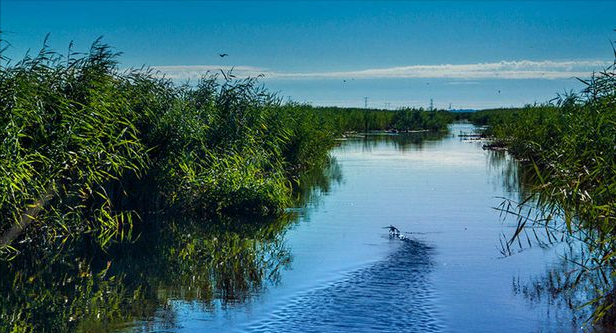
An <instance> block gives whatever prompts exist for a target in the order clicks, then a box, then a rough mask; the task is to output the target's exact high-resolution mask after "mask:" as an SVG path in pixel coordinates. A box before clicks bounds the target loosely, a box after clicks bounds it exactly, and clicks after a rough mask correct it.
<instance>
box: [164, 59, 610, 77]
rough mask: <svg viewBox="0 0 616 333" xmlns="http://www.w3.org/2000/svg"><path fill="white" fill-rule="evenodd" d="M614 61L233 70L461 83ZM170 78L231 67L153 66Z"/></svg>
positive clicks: (237, 71) (557, 73)
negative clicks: (316, 70)
mask: <svg viewBox="0 0 616 333" xmlns="http://www.w3.org/2000/svg"><path fill="white" fill-rule="evenodd" d="M610 64H611V62H609V61H600V60H582V61H552V60H545V61H532V60H519V61H500V62H491V63H477V64H458V65H451V64H443V65H413V66H400V67H389V68H373V69H363V70H355V71H330V72H282V71H275V70H271V69H267V68H261V67H254V66H236V67H233V74H234V75H235V76H236V77H238V78H244V77H255V76H258V75H262V76H263V77H264V78H265V79H291V80H313V79H399V78H447V79H459V80H479V79H545V80H554V79H566V78H572V77H587V76H589V74H590V73H591V72H592V71H593V70H597V69H601V68H604V67H606V66H609V65H610ZM153 68H154V69H155V70H158V71H160V72H161V73H163V74H164V75H165V76H166V77H168V78H171V79H180V80H187V79H196V78H199V77H201V76H202V75H204V74H207V73H208V72H219V71H220V70H223V71H228V70H230V69H231V68H232V67H230V66H214V65H212V66H209V65H208V66H154V67H153Z"/></svg>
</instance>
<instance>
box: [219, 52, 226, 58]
mask: <svg viewBox="0 0 616 333" xmlns="http://www.w3.org/2000/svg"><path fill="white" fill-rule="evenodd" d="M219 56H220V57H221V58H224V57H226V56H228V54H226V53H221V54H219Z"/></svg>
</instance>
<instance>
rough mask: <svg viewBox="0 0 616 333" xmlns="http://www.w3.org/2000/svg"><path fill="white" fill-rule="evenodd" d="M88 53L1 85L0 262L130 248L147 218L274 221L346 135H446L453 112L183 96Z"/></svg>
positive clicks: (22, 64)
mask: <svg viewBox="0 0 616 333" xmlns="http://www.w3.org/2000/svg"><path fill="white" fill-rule="evenodd" d="M118 56H119V55H118V54H117V53H114V52H112V51H111V48H110V47H109V46H107V45H104V44H102V43H100V41H97V42H95V43H94V44H93V45H92V47H91V49H90V52H89V53H88V54H85V55H83V54H74V53H71V54H69V55H68V56H63V55H60V54H58V53H56V52H54V51H52V50H49V49H47V48H44V49H43V50H41V51H40V52H39V53H38V55H36V56H34V57H29V56H27V57H26V58H24V59H23V60H21V61H19V62H17V63H15V64H14V65H11V66H8V67H2V69H1V72H0V78H1V80H0V82H1V84H0V107H1V108H2V115H1V116H0V126H2V128H3V129H4V132H3V138H2V140H1V144H0V170H2V175H1V176H0V177H1V178H0V198H1V199H2V200H0V217H1V218H2V219H1V221H2V222H1V223H0V239H1V240H2V242H1V243H2V244H0V252H1V253H2V255H3V257H4V258H5V259H6V258H11V257H13V256H15V255H17V254H19V252H20V250H19V245H17V244H19V242H34V243H37V244H44V243H46V242H49V241H51V240H52V239H55V238H65V237H71V236H78V235H83V234H91V235H96V236H95V237H94V239H96V240H97V242H98V243H99V244H100V245H101V246H102V247H105V246H107V245H108V244H109V243H110V242H112V241H117V240H120V241H121V240H124V239H132V238H133V237H135V234H134V233H133V226H134V224H135V221H137V220H139V219H140V217H141V216H143V215H144V214H150V213H153V212H166V211H170V210H171V211H178V212H181V213H182V214H187V215H191V216H197V217H201V218H211V217H216V216H235V215H251V216H278V215H280V214H281V213H282V212H283V211H284V209H285V208H287V207H290V206H291V205H292V201H293V198H294V194H293V188H294V187H297V184H296V183H297V181H298V179H299V175H300V173H301V172H304V171H307V170H311V169H313V168H316V167H321V166H323V165H324V164H326V163H327V161H328V160H329V159H328V152H329V150H330V149H331V148H332V147H333V146H334V145H335V144H336V141H335V139H336V138H339V137H341V136H342V134H343V133H344V132H347V131H366V130H368V131H369V130H385V129H395V130H400V131H403V130H404V131H408V130H422V129H430V130H435V131H436V130H442V129H444V128H446V124H447V123H448V121H449V120H450V118H449V117H448V115H447V113H444V112H426V111H424V110H412V109H408V110H400V111H399V112H392V111H386V110H372V109H344V108H315V107H311V106H309V105H299V104H295V103H286V104H285V103H282V101H281V99H280V98H278V97H277V96H276V95H275V94H273V93H270V92H268V91H267V90H266V89H264V88H263V87H262V86H260V85H259V83H258V81H257V80H256V79H252V78H246V79H236V78H235V77H234V74H233V73H232V72H227V73H221V75H216V74H211V75H208V76H205V77H203V78H202V79H200V80H199V81H198V82H197V83H196V85H194V86H190V85H188V84H181V85H176V84H174V83H173V82H172V81H170V80H168V79H165V78H163V77H161V76H160V75H159V74H158V73H156V72H153V71H151V70H147V69H145V70H133V69H130V70H126V71H121V70H120V69H119V67H118Z"/></svg>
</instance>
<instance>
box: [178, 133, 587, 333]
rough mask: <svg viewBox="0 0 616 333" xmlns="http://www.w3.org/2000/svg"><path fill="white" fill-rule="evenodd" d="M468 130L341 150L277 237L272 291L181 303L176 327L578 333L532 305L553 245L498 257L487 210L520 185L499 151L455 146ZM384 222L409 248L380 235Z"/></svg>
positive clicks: (383, 138) (495, 225) (498, 223)
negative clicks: (282, 255)
mask: <svg viewBox="0 0 616 333" xmlns="http://www.w3.org/2000/svg"><path fill="white" fill-rule="evenodd" d="M472 130H473V127H472V126H471V125H466V124H457V125H454V126H452V127H451V131H450V134H449V135H444V136H439V135H426V134H412V135H391V136H388V135H373V136H369V137H368V138H367V139H366V138H352V139H348V140H346V141H344V142H343V143H342V144H341V145H340V146H339V147H338V148H336V149H335V150H334V151H333V156H334V158H335V166H334V168H335V169H336V170H335V172H333V174H334V175H335V177H334V179H335V180H334V181H333V183H332V184H331V186H330V187H329V188H328V189H327V191H322V190H318V189H317V190H315V191H316V192H317V193H316V195H313V197H312V199H311V201H310V202H309V203H308V204H307V206H306V207H305V208H302V209H299V210H298V211H299V212H300V217H299V220H298V222H296V223H295V224H293V226H292V227H291V228H290V230H287V232H286V234H285V235H284V244H285V248H286V249H288V251H289V254H290V257H291V262H290V264H289V265H288V267H287V269H285V270H283V271H282V272H281V274H280V277H279V279H277V281H276V283H273V284H272V285H271V286H269V287H268V288H267V289H266V290H264V291H261V292H259V293H257V294H255V295H253V298H252V299H251V300H250V301H248V302H246V303H242V304H236V305H234V306H232V307H221V308H218V309H217V310H216V311H201V310H199V308H198V306H196V304H195V303H194V302H184V301H182V300H179V301H178V302H176V303H174V307H175V309H176V315H177V316H178V317H177V318H176V320H177V321H176V322H177V323H180V325H178V326H176V327H175V328H174V330H177V331H186V332H189V331H196V330H198V329H200V328H205V329H210V330H212V331H238V332H246V331H247V332H293V331H296V332H495V331H499V332H572V331H579V330H580V328H579V324H575V323H574V320H573V317H572V313H571V312H570V311H568V310H567V309H566V307H565V306H564V305H562V304H559V303H558V302H555V301H554V300H552V299H550V298H549V297H541V295H535V296H534V297H529V295H530V294H531V292H530V290H531V289H532V288H534V287H533V283H535V282H536V281H537V280H538V279H541V276H543V275H545V274H546V272H547V271H550V270H551V269H552V268H553V266H555V265H559V264H560V261H561V260H560V258H559V256H558V254H559V253H560V250H562V247H563V245H558V244H557V245H553V246H548V247H545V246H544V247H539V246H535V247H532V244H530V245H527V246H526V249H525V250H524V251H522V252H521V253H517V254H514V255H512V256H503V254H502V253H501V247H500V244H501V243H500V239H501V237H503V236H505V237H506V236H507V235H511V234H512V233H513V231H514V225H515V219H512V220H511V221H509V220H507V219H506V220H505V221H503V218H502V217H501V213H500V212H499V211H498V210H495V209H494V207H498V206H499V205H500V204H501V203H502V201H503V198H512V199H517V198H518V197H519V191H520V190H519V188H520V187H519V186H518V184H517V182H518V179H519V177H518V175H517V169H516V165H515V161H513V160H511V159H510V158H508V157H507V156H506V155H505V154H503V153H495V152H489V151H484V150H482V149H481V143H480V142H477V141H469V140H463V139H461V138H460V137H459V136H458V134H459V133H469V132H471V131H472ZM390 224H392V225H395V226H396V227H398V228H399V229H400V230H401V231H402V232H403V234H405V235H407V236H408V237H409V239H408V241H401V240H399V239H396V238H391V237H389V235H388V232H387V229H384V228H383V227H385V226H388V225H390ZM576 325H578V326H577V328H576Z"/></svg>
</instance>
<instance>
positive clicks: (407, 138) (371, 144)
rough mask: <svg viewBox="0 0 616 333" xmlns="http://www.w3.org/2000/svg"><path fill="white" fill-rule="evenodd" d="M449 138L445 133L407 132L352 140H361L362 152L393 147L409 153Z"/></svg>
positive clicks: (374, 134) (372, 134) (380, 134)
mask: <svg viewBox="0 0 616 333" xmlns="http://www.w3.org/2000/svg"><path fill="white" fill-rule="evenodd" d="M447 136H449V133H447V132H409V133H395V134H391V133H381V132H376V133H369V134H368V135H365V136H362V137H361V138H360V137H356V138H354V139H355V140H361V143H362V147H363V149H364V151H371V150H372V149H374V148H376V147H377V146H382V145H383V144H386V145H393V146H395V147H396V148H397V149H398V150H399V151H401V152H411V151H417V150H422V149H425V148H428V147H434V146H435V145H436V144H438V142H439V141H440V140H442V139H443V138H445V137H447Z"/></svg>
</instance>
